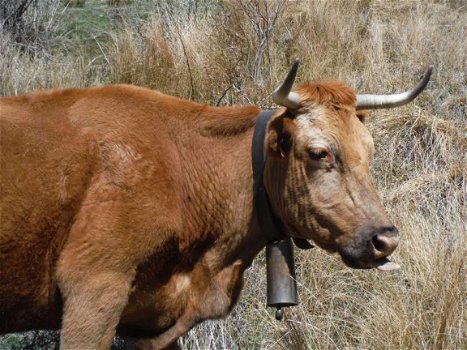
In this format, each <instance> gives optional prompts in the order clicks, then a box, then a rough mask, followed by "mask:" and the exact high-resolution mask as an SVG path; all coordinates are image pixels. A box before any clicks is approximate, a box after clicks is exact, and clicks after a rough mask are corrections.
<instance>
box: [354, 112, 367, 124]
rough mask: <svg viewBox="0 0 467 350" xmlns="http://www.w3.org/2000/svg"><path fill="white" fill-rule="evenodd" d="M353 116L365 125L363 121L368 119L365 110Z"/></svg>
mask: <svg viewBox="0 0 467 350" xmlns="http://www.w3.org/2000/svg"><path fill="white" fill-rule="evenodd" d="M355 114H356V115H357V118H358V119H360V121H361V122H362V123H365V119H366V117H368V111H367V110H365V109H362V110H360V111H357V112H356V113H355Z"/></svg>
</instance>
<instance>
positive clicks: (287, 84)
mask: <svg viewBox="0 0 467 350" xmlns="http://www.w3.org/2000/svg"><path fill="white" fill-rule="evenodd" d="M299 64H300V61H299V60H298V59H297V60H295V62H294V63H293V65H292V68H291V69H290V72H289V74H287V78H285V81H284V82H283V83H282V85H280V86H279V87H278V88H277V89H276V90H274V92H273V93H272V100H273V101H274V102H275V103H277V104H278V105H281V106H284V107H287V108H290V109H296V108H297V107H298V106H299V104H300V96H299V95H298V94H297V93H296V92H293V91H291V90H292V86H293V83H294V81H295V77H296V76H297V70H298V65H299Z"/></svg>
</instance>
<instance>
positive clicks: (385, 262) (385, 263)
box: [371, 258, 401, 272]
mask: <svg viewBox="0 0 467 350" xmlns="http://www.w3.org/2000/svg"><path fill="white" fill-rule="evenodd" d="M371 265H372V266H373V267H376V268H377V269H378V270H380V271H385V272H386V271H395V270H399V269H400V268H401V267H400V266H399V265H398V264H396V263H395V262H392V261H390V260H389V259H388V258H383V259H378V260H375V261H373V262H372V263H371Z"/></svg>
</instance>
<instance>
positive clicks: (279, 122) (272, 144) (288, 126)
mask: <svg viewBox="0 0 467 350" xmlns="http://www.w3.org/2000/svg"><path fill="white" fill-rule="evenodd" d="M295 132H296V125H295V122H294V121H293V120H292V119H290V118H287V117H284V116H278V117H276V118H274V119H273V120H272V121H271V123H270V124H269V129H268V134H267V140H266V144H267V152H268V154H269V155H270V156H272V157H275V158H282V159H285V158H287V157H288V156H289V154H290V151H291V150H292V146H293V142H294V135H295Z"/></svg>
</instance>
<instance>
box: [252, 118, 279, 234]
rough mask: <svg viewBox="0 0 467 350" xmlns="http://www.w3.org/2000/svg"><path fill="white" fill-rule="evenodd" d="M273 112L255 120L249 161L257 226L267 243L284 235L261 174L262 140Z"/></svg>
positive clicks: (262, 158)
mask: <svg viewBox="0 0 467 350" xmlns="http://www.w3.org/2000/svg"><path fill="white" fill-rule="evenodd" d="M274 112H275V110H267V111H261V112H260V114H259V116H258V119H257V120H256V125H255V131H254V134H253V141H252V145H251V156H252V157H251V159H252V165H253V200H254V205H255V212H256V216H257V218H258V222H259V226H260V228H261V231H263V234H264V235H265V236H266V239H267V241H268V242H274V241H278V240H280V239H283V238H284V237H285V236H286V235H285V233H284V229H283V224H282V222H281V221H280V220H279V219H278V218H277V217H276V216H275V215H274V213H273V212H272V210H271V205H270V203H269V198H268V195H267V193H266V189H265V188H264V183H263V174H264V164H265V150H264V139H265V137H266V129H267V125H268V122H269V120H271V117H272V116H273V114H274Z"/></svg>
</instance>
